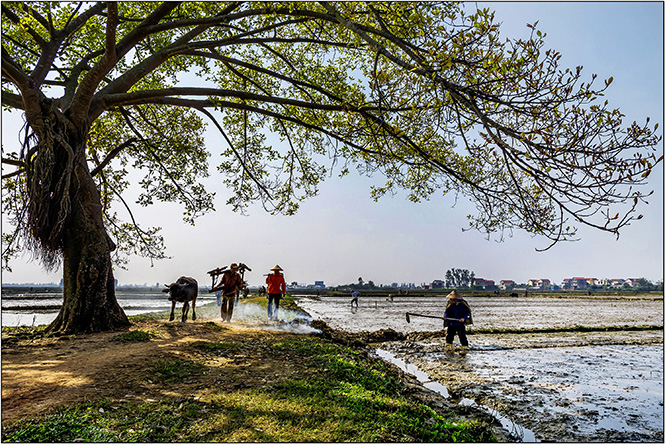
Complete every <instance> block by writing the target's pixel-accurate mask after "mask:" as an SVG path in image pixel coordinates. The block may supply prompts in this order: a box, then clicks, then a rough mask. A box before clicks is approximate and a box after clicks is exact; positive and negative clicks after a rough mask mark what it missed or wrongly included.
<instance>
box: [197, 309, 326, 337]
mask: <svg viewBox="0 0 665 444" xmlns="http://www.w3.org/2000/svg"><path fill="white" fill-rule="evenodd" d="M196 315H197V317H198V319H217V320H219V319H221V309H220V307H219V306H218V305H217V304H216V303H211V304H206V305H203V306H201V307H200V308H199V307H197V308H196ZM311 320H312V319H311V317H309V316H307V315H305V314H303V312H301V311H296V310H288V309H284V308H280V309H279V311H278V320H277V321H271V320H270V319H268V311H267V309H266V308H265V307H262V306H261V305H259V304H256V303H243V302H242V301H241V302H240V303H238V305H236V306H235V307H234V308H233V317H232V318H231V323H232V324H236V325H240V326H246V327H255V328H261V329H262V330H273V331H285V332H290V333H297V334H309V333H316V332H318V331H319V330H316V329H314V328H312V327H310V326H309V323H310V321H311Z"/></svg>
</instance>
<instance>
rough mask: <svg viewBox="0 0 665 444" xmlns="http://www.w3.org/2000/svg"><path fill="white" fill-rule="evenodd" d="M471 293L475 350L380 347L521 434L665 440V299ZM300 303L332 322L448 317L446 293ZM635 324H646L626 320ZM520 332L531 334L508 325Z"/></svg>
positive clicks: (436, 326) (419, 322)
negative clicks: (355, 305) (353, 304)
mask: <svg viewBox="0 0 665 444" xmlns="http://www.w3.org/2000/svg"><path fill="white" fill-rule="evenodd" d="M466 299H467V301H468V302H469V304H470V305H471V308H472V312H473V319H474V324H473V325H472V326H470V327H469V328H468V331H469V332H470V333H471V334H470V335H469V342H470V349H469V351H468V353H464V354H462V353H460V350H459V347H458V349H457V351H456V352H455V353H454V354H447V353H446V349H445V339H444V338H442V337H434V338H430V339H426V340H422V341H399V342H390V343H381V344H377V345H376V353H377V355H378V356H380V357H382V358H383V359H386V360H388V361H390V362H393V363H394V364H396V365H398V366H400V367H402V369H403V370H405V371H407V372H410V373H412V374H414V375H415V376H416V377H418V379H419V380H421V382H422V383H423V384H424V385H425V387H428V388H429V389H431V390H434V391H436V392H438V393H440V394H441V395H442V396H445V397H447V398H450V399H452V400H453V401H455V402H459V403H461V404H467V405H475V406H477V407H480V408H482V409H484V410H486V411H490V412H492V413H493V414H494V416H495V417H497V419H499V420H500V421H501V422H502V424H503V425H504V427H505V428H506V429H508V430H509V431H511V432H512V433H513V435H515V436H516V437H517V438H521V439H522V440H523V441H525V442H533V441H559V442H560V441H567V442H589V441H596V442H626V441H630V442H662V441H663V330H662V325H663V300H662V298H649V297H644V298H643V297H621V296H616V297H615V296H605V297H583V298H579V299H574V298H572V297H561V298H556V297H555V298H552V297H528V298H525V297H518V298H510V297H467V298H466ZM299 305H300V306H301V307H302V308H303V309H305V310H306V311H307V312H308V313H310V315H312V316H313V317H314V318H315V319H321V320H323V321H325V322H326V323H328V325H329V326H330V327H332V328H336V329H341V330H345V331H349V332H358V331H376V330H380V329H387V328H391V329H393V330H396V331H399V332H402V333H412V332H423V331H429V332H433V331H440V330H441V328H442V321H440V320H437V319H431V318H424V317H415V316H410V322H407V321H406V316H405V313H406V312H410V313H417V314H426V315H433V316H441V315H442V309H443V306H444V305H445V299H444V298H443V297H435V298H424V297H395V298H393V300H392V301H390V300H389V299H386V298H371V297H366V298H362V296H361V300H360V307H359V308H358V309H355V308H351V306H350V298H326V297H321V298H303V299H301V300H300V301H299ZM579 326H583V327H596V328H597V330H596V331H579V329H578V327H579ZM634 326H639V327H644V328H639V329H637V330H635V331H627V330H624V329H623V327H634ZM654 326H660V328H656V329H653V327H654ZM602 327H613V329H610V330H613V331H601V329H602ZM650 327H651V328H650ZM515 329H522V330H524V332H521V333H505V332H504V333H502V332H501V331H502V330H504V331H514V330H515ZM539 329H540V330H542V329H560V330H561V331H554V332H547V333H546V332H538V331H537V330H539ZM474 330H475V331H474ZM529 330H531V331H529ZM455 342H456V345H457V346H459V342H458V339H457V338H456V339H455Z"/></svg>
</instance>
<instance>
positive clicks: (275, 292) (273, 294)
mask: <svg viewBox="0 0 665 444" xmlns="http://www.w3.org/2000/svg"><path fill="white" fill-rule="evenodd" d="M270 271H272V274H269V275H268V277H267V278H266V284H268V318H270V319H275V320H277V312H278V311H279V301H280V299H282V297H283V296H285V295H286V281H285V280H284V275H283V274H282V273H281V272H282V271H284V270H282V267H280V266H279V265H275V266H274V267H272V268H271V269H270ZM273 301H274V302H275V311H274V312H273V308H272V304H273Z"/></svg>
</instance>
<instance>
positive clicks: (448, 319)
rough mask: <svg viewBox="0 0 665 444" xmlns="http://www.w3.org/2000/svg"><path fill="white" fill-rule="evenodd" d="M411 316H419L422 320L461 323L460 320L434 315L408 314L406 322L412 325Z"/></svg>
mask: <svg viewBox="0 0 665 444" xmlns="http://www.w3.org/2000/svg"><path fill="white" fill-rule="evenodd" d="M411 316H419V317H421V318H434V319H442V320H444V321H459V319H453V318H444V317H443V316H432V315H424V314H418V313H407V314H406V322H408V323H411Z"/></svg>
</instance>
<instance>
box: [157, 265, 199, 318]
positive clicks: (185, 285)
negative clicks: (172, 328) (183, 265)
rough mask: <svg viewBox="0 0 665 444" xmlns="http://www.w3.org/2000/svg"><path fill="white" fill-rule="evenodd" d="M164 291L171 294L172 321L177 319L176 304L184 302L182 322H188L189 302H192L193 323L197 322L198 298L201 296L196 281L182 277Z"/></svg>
mask: <svg viewBox="0 0 665 444" xmlns="http://www.w3.org/2000/svg"><path fill="white" fill-rule="evenodd" d="M164 285H165V286H166V288H165V289H163V290H162V291H163V292H164V293H169V301H171V302H172V304H171V317H170V318H169V321H172V320H173V318H174V317H175V315H174V311H175V304H176V302H184V304H183V306H182V322H185V321H187V313H188V312H189V301H192V321H195V320H196V296H198V294H199V283H198V282H196V279H194V278H191V277H186V276H181V277H180V278H178V280H177V281H175V282H174V283H172V284H171V285H166V284H164Z"/></svg>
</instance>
